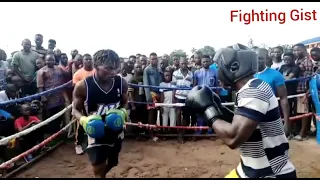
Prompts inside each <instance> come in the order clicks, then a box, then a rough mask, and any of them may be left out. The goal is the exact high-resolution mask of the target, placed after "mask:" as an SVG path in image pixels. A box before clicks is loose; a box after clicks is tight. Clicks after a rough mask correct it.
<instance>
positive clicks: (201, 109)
mask: <svg viewBox="0 0 320 180" xmlns="http://www.w3.org/2000/svg"><path fill="white" fill-rule="evenodd" d="M216 101H217V102H216ZM185 105H186V106H187V107H189V108H192V109H193V110H194V111H195V112H197V113H198V114H200V115H201V116H203V117H204V118H205V119H206V120H207V121H208V125H209V126H210V127H211V126H212V123H213V122H214V121H216V120H217V119H218V118H219V117H221V116H222V112H221V110H220V107H221V106H222V105H221V100H220V98H219V96H218V95H216V94H215V93H214V92H213V91H212V90H211V89H210V88H209V87H208V86H195V87H194V88H192V89H191V91H190V92H189V94H188V96H187V99H186V103H185Z"/></svg>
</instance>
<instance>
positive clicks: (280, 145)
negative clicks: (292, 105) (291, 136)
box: [186, 45, 297, 178]
mask: <svg viewBox="0 0 320 180" xmlns="http://www.w3.org/2000/svg"><path fill="white" fill-rule="evenodd" d="M215 60H216V61H217V63H218V67H219V69H218V77H219V80H220V81H221V84H223V85H224V86H229V87H232V88H235V89H236V91H237V93H236V102H235V112H234V116H233V119H232V123H230V122H227V121H225V120H224V114H223V112H222V110H221V106H222V105H221V102H220V101H219V97H218V96H217V95H216V94H215V93H214V92H213V91H211V89H210V88H208V87H206V86H196V87H194V88H193V89H192V90H191V91H190V93H189V95H188V97H187V99H186V106H188V107H190V108H193V109H194V110H195V111H196V112H197V113H199V114H202V116H203V117H204V118H205V119H206V120H207V121H208V122H209V123H208V124H210V127H212V128H213V129H214V131H215V132H216V134H217V135H218V136H219V137H220V138H221V139H222V140H223V141H224V143H225V144H226V145H227V146H229V147H230V148H231V149H235V148H238V147H239V149H240V154H241V155H240V159H241V162H240V163H239V165H238V167H237V168H236V169H234V170H232V171H231V172H230V173H229V174H228V175H227V176H226V178H266V177H269V178H270V177H272V178H296V177H297V176H296V170H295V167H294V165H293V164H292V163H291V162H290V160H289V156H288V149H289V143H288V140H287V138H286V136H285V133H284V128H283V125H282V122H281V118H280V112H279V105H278V100H277V98H276V97H275V95H274V94H273V92H272V89H271V87H270V86H269V84H267V83H266V82H264V81H262V80H259V79H256V78H254V77H253V75H254V74H255V73H256V72H257V71H258V59H257V56H256V53H255V52H253V51H251V50H248V49H246V48H245V46H239V45H235V46H232V48H230V47H229V48H224V49H222V50H220V51H219V52H218V53H217V54H216V55H215Z"/></svg>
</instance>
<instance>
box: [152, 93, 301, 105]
mask: <svg viewBox="0 0 320 180" xmlns="http://www.w3.org/2000/svg"><path fill="white" fill-rule="evenodd" d="M304 95H305V93H302V94H296V95H290V96H288V99H292V98H296V97H303V96H304ZM277 99H278V100H279V99H280V98H277ZM154 105H155V106H156V107H159V106H168V107H183V106H185V104H184V103H174V104H169V103H155V104H154ZM222 105H223V106H233V105H234V102H226V103H222Z"/></svg>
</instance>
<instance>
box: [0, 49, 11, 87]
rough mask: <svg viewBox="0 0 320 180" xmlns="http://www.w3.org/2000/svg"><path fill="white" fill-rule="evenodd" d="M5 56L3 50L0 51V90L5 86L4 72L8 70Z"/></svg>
mask: <svg viewBox="0 0 320 180" xmlns="http://www.w3.org/2000/svg"><path fill="white" fill-rule="evenodd" d="M6 60H7V54H6V52H5V51H4V50H2V49H0V90H2V89H3V88H4V86H5V85H6V71H7V69H8V68H9V65H8V62H7V61H6Z"/></svg>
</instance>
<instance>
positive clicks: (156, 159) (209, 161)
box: [17, 139, 320, 178]
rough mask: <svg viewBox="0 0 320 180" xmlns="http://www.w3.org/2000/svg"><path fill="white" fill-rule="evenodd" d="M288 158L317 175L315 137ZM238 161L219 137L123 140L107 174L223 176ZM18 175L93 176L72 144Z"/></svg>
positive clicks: (301, 172)
mask: <svg viewBox="0 0 320 180" xmlns="http://www.w3.org/2000/svg"><path fill="white" fill-rule="evenodd" d="M290 148H291V149H290V157H291V160H292V162H293V164H294V165H295V166H296V168H297V173H298V177H300V178H302V177H309V178H316V177H320V146H319V145H317V144H316V142H315V140H314V139H310V140H308V141H304V142H297V141H290ZM238 163H239V156H238V150H230V149H229V148H228V147H227V146H225V145H223V144H222V142H221V141H220V140H199V141H197V142H187V143H186V144H182V145H181V144H178V143H177V141H174V140H167V141H162V142H156V143H155V142H152V141H148V142H136V141H134V140H126V141H125V142H124V145H123V150H122V152H121V156H120V163H119V165H118V166H117V167H116V168H114V169H113V170H112V171H110V173H109V174H108V176H109V177H131V178H132V177H144V178H146V177H163V178H169V177H172V178H173V177H177V178H183V177H189V178H193V177H194V178H209V177H211V178H215V177H224V176H225V175H226V174H227V173H228V172H229V171H230V170H232V169H233V168H235V167H236V166H237V164H238ZM17 177H21V178H34V177H40V178H44V177H46V178H62V177H65V178H80V177H93V174H92V171H91V166H90V164H89V162H88V157H87V155H82V156H77V155H75V153H74V148H73V145H72V143H69V144H66V145H63V146H61V147H59V148H58V149H57V150H55V151H54V152H53V153H52V154H50V155H49V156H47V157H45V158H43V159H41V160H40V161H39V162H38V163H36V164H35V165H34V166H33V167H31V168H29V169H28V170H26V171H24V172H22V173H20V174H19V175H18V176H17Z"/></svg>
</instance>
